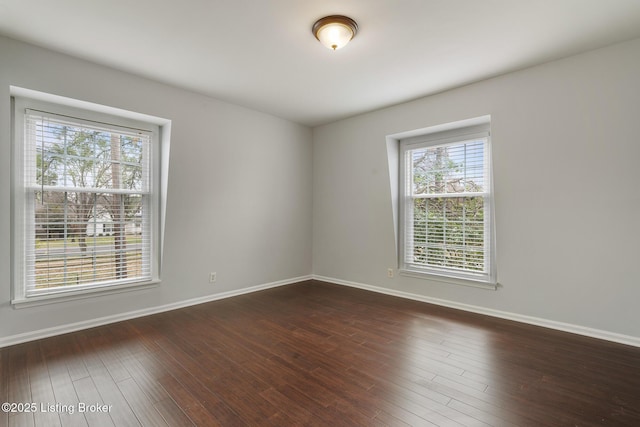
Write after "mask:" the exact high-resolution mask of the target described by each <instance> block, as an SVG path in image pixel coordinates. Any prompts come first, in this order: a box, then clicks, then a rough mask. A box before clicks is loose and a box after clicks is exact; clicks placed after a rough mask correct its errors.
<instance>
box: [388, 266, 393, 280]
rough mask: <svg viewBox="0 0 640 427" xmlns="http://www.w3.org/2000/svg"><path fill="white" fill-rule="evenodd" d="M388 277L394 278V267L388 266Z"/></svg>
mask: <svg viewBox="0 0 640 427" xmlns="http://www.w3.org/2000/svg"><path fill="white" fill-rule="evenodd" d="M387 277H388V278H390V279H392V278H393V268H387Z"/></svg>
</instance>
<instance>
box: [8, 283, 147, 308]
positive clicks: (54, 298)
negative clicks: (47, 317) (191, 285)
mask: <svg viewBox="0 0 640 427" xmlns="http://www.w3.org/2000/svg"><path fill="white" fill-rule="evenodd" d="M159 284H160V280H151V281H148V282H137V283H127V284H122V285H111V286H105V287H100V288H94V289H82V290H77V291H60V292H56V293H51V294H47V295H38V296H32V297H20V298H16V299H14V300H12V301H11V305H13V308H15V309H20V308H27V307H37V306H41V305H47V304H57V303H61V302H67V301H74V300H79V299H84V298H93V297H98V296H103V295H112V294H119V293H122V292H132V291H139V290H142V289H148V288H153V287H157V286H158V285H159Z"/></svg>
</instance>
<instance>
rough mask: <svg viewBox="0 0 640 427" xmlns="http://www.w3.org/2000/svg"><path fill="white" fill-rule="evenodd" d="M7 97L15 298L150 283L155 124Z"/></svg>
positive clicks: (154, 240) (155, 217)
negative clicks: (11, 145)
mask: <svg viewBox="0 0 640 427" xmlns="http://www.w3.org/2000/svg"><path fill="white" fill-rule="evenodd" d="M13 104H14V110H13V111H14V123H13V124H14V136H15V148H16V149H15V153H16V155H15V156H14V163H13V169H14V173H15V174H14V181H15V197H14V200H13V204H14V223H15V224H14V247H15V251H14V253H15V255H14V256H15V259H14V263H13V265H14V271H13V282H14V288H13V290H14V296H13V302H14V304H18V305H19V304H21V303H24V302H29V301H31V302H33V301H38V300H41V299H43V298H45V299H51V298H53V297H56V296H57V297H64V296H69V295H77V294H86V293H91V292H100V291H105V290H112V289H121V288H123V287H133V286H138V285H144V284H151V283H154V282H157V281H158V280H159V259H160V257H159V245H158V240H159V237H160V236H159V233H158V230H159V226H158V225H159V206H160V204H159V194H158V187H159V179H158V178H159V161H158V160H159V153H160V151H159V134H160V127H159V126H158V125H157V124H154V123H147V122H140V121H136V120H131V119H129V118H126V117H120V116H117V115H109V114H103V113H96V112H94V111H88V110H82V109H78V108H72V107H68V106H65V105H57V104H54V103H47V102H42V101H39V100H33V99H29V98H23V97H15V98H14V99H13Z"/></svg>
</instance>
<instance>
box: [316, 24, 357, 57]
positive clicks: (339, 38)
mask: <svg viewBox="0 0 640 427" xmlns="http://www.w3.org/2000/svg"><path fill="white" fill-rule="evenodd" d="M317 37H318V40H320V43H322V44H323V45H325V46H326V47H328V48H329V49H333V50H336V49H340V48H341V47H343V46H344V45H346V44H347V43H349V40H351V39H352V38H353V31H351V28H349V27H347V26H346V25H343V24H339V23H335V24H327V25H324V26H322V27H320V29H319V30H318V34H317Z"/></svg>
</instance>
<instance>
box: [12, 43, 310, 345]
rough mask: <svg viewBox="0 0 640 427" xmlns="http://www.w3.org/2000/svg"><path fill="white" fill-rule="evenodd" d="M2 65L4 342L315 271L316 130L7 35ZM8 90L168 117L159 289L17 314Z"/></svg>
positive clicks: (43, 307)
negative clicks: (12, 267)
mask: <svg viewBox="0 0 640 427" xmlns="http://www.w3.org/2000/svg"><path fill="white" fill-rule="evenodd" d="M0 58H2V60H1V61H0V200H2V201H3V202H2V203H0V341H2V338H3V337H8V336H16V335H19V334H23V333H28V332H31V331H38V330H41V329H44V328H55V327H57V326H62V325H67V324H74V323H77V322H85V321H88V320H91V319H94V318H101V317H105V316H114V315H117V314H119V313H127V312H131V311H136V310H144V309H148V308H153V307H157V306H163V305H166V304H172V303H176V302H180V301H184V300H188V299H192V298H199V297H206V296H208V295H211V294H217V293H221V292H229V291H234V290H239V289H243V288H247V287H251V286H257V285H262V284H267V283H271V282H276V281H281V280H287V279H292V278H296V277H300V276H307V275H309V274H310V273H311V229H312V228H311V218H312V212H311V208H312V205H311V203H312V199H311V190H312V182H311V179H312V175H311V167H312V141H311V130H310V129H308V128H306V127H304V126H300V125H297V124H294V123H291V122H288V121H286V120H283V119H280V118H277V117H273V116H270V115H268V114H263V113H260V112H256V111H252V110H248V109H246V108H242V107H238V106H235V105H231V104H228V103H224V102H220V101H218V100H215V99H212V98H208V97H205V96H202V95H198V94H194V93H191V92H187V91H184V90H179V89H176V88H173V87H170V86H166V85H163V84H160V83H156V82H152V81H149V80H145V79H142V78H138V77H135V76H132V75H129V74H126V73H122V72H119V71H115V70H112V69H109V68H106V67H102V66H99V65H95V64H91V63H88V62H84V61H80V60H77V59H74V58H70V57H68V56H65V55H62V54H58V53H53V52H51V51H47V50H44V49H40V48H36V47H33V46H30V45H27V44H23V43H19V42H16V41H13V40H10V39H7V38H0ZM10 85H15V86H20V87H24V88H28V89H33V90H38V91H43V92H48V93H52V94H55V95H61V96H66V97H70V98H76V99H80V100H83V101H89V102H94V103H99V104H104V105H108V106H112V107H117V108H122V109H126V110H132V111H136V112H140V113H145V114H150V115H154V116H159V117H163V118H167V119H170V120H172V138H171V157H170V165H169V187H168V203H167V216H166V234H165V238H166V240H165V245H164V260H165V262H164V265H163V277H162V278H163V280H162V284H161V285H160V286H159V287H156V288H152V289H150V290H143V291H135V292H127V293H120V294H115V295H110V296H103V297H99V298H87V299H82V300H77V301H71V302H65V303H57V304H50V305H46V306H41V307H32V308H24V309H19V310H15V309H13V308H12V306H11V305H10V253H11V246H10V239H9V236H10V227H11V221H10V216H11V210H10V206H9V200H10V158H11V156H10V152H11V151H10V150H11V141H10V103H9V86H10ZM210 271H216V272H217V273H218V276H217V283H215V285H211V284H209V282H208V279H209V272H210Z"/></svg>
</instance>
